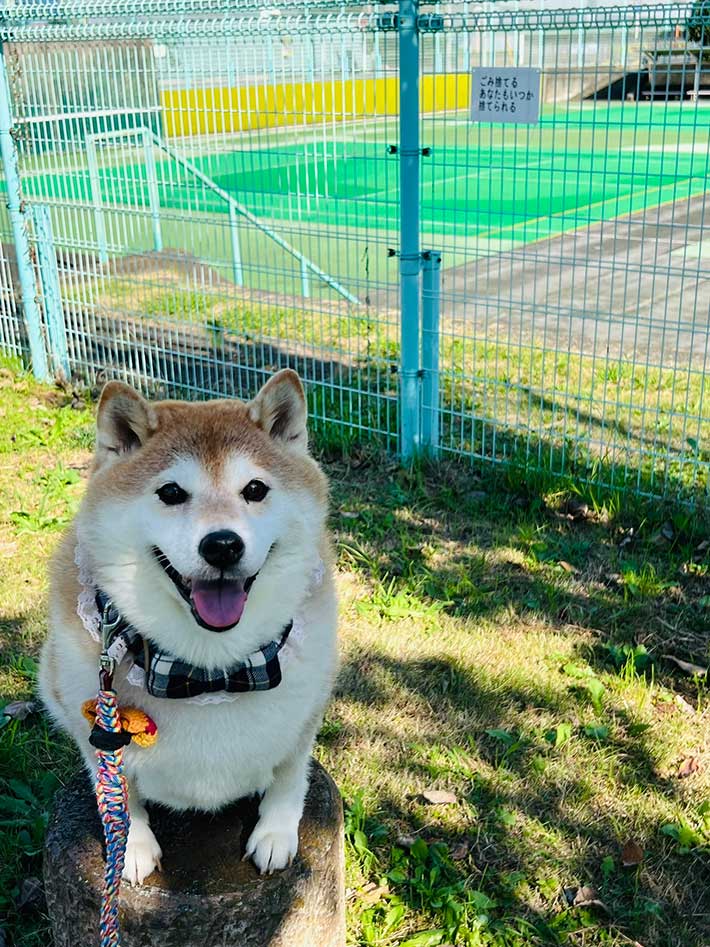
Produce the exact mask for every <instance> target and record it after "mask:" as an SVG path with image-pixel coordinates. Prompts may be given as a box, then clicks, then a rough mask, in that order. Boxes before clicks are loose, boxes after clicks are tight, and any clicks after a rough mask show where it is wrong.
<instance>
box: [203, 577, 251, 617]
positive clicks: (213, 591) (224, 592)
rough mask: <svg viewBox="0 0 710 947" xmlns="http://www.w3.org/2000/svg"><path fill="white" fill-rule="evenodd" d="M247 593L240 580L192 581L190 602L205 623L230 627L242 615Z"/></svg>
mask: <svg viewBox="0 0 710 947" xmlns="http://www.w3.org/2000/svg"><path fill="white" fill-rule="evenodd" d="M246 601H247V593H246V592H245V591H244V586H243V585H242V583H241V582H203V581H201V580H199V579H197V580H195V581H194V582H193V583H192V603H193V605H194V606H195V611H196V612H197V614H198V615H199V616H200V618H201V619H202V621H203V622H204V623H205V624H206V625H211V626H212V627H213V628H231V626H232V625H236V624H237V622H238V621H239V619H240V618H241V617H242V612H243V611H244V606H245V605H246Z"/></svg>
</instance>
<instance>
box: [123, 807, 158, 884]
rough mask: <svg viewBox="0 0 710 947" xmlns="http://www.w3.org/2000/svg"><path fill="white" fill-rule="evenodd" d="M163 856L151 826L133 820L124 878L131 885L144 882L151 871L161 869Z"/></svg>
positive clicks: (127, 846)
mask: <svg viewBox="0 0 710 947" xmlns="http://www.w3.org/2000/svg"><path fill="white" fill-rule="evenodd" d="M162 856H163V853H162V852H161V850H160V845H158V842H157V840H156V838H155V836H154V835H153V833H152V831H151V829H150V826H149V825H148V824H147V823H146V822H132V823H131V828H130V830H129V832H128V844H127V845H126V863H125V865H124V866H123V880H124V881H127V882H128V883H129V884H131V885H139V884H142V883H143V879H144V878H147V877H148V875H149V874H151V872H153V871H154V870H155V869H156V868H157V869H160V859H161V858H162Z"/></svg>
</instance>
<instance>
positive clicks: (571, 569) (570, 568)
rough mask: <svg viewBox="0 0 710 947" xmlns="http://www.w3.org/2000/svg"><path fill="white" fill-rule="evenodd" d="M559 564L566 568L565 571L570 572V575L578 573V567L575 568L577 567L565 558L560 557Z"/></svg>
mask: <svg viewBox="0 0 710 947" xmlns="http://www.w3.org/2000/svg"><path fill="white" fill-rule="evenodd" d="M557 565H558V566H560V568H562V569H564V571H565V572H569V573H570V575H576V574H577V569H575V567H574V566H573V565H572V564H571V563H570V562H566V561H565V560H564V559H560V561H559V562H558V563H557Z"/></svg>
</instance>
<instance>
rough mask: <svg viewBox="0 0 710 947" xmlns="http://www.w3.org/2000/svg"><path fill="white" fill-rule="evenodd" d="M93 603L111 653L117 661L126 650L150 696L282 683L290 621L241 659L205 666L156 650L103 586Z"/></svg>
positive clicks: (263, 688) (243, 689)
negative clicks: (211, 667)
mask: <svg viewBox="0 0 710 947" xmlns="http://www.w3.org/2000/svg"><path fill="white" fill-rule="evenodd" d="M96 604H97V606H98V609H99V614H100V615H101V627H102V630H103V633H104V635H105V638H104V641H105V642H106V649H107V651H108V653H109V655H110V656H111V657H112V658H114V660H116V662H117V663H118V662H120V661H121V659H122V658H123V656H124V655H125V654H126V653H127V652H129V653H130V654H131V656H132V658H133V663H134V664H135V665H136V666H137V667H139V668H140V669H141V670H142V671H143V673H144V675H145V688H146V690H147V691H148V693H149V694H152V695H153V697H172V698H184V697H196V696H198V695H200V694H214V693H218V692H220V691H226V692H227V693H231V694H241V693H244V692H246V691H268V690H271V689H272V688H273V687H278V686H279V684H280V683H281V665H280V663H279V651H281V648H282V647H283V646H284V644H285V643H286V639H287V638H288V636H289V632H290V631H291V628H292V627H293V622H292V621H291V622H289V623H288V625H286V627H285V628H284V630H283V631H282V632H281V635H280V637H279V638H278V639H277V640H275V641H270V642H269V643H268V644H265V645H263V646H262V647H261V648H259V650H258V651H255V652H254V653H253V654H251V655H249V657H248V658H246V660H245V661H239V662H238V663H237V664H234V665H232V666H231V667H229V668H219V669H217V670H214V671H206V670H205V669H204V668H199V667H194V666H193V665H192V664H187V663H186V662H185V661H182V660H180V658H176V657H175V656H174V655H172V654H169V653H168V652H167V651H158V650H157V649H156V647H155V645H154V644H153V643H152V642H150V641H148V639H147V638H144V637H143V636H142V635H141V634H140V633H139V632H138V631H136V629H135V628H134V627H133V625H131V624H130V623H129V622H127V621H126V619H125V618H124V617H123V616H122V615H121V614H120V613H119V611H118V610H117V608H116V606H115V605H114V604H113V602H112V601H111V599H110V598H108V596H107V595H105V594H104V593H103V592H101V591H99V592H97V593H96Z"/></svg>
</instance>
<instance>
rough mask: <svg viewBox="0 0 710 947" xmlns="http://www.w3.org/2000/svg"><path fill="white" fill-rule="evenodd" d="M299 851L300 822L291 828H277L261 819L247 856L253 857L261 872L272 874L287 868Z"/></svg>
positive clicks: (249, 844)
mask: <svg viewBox="0 0 710 947" xmlns="http://www.w3.org/2000/svg"><path fill="white" fill-rule="evenodd" d="M297 851H298V822H297V823H296V824H295V826H292V827H290V828H288V827H287V828H284V827H283V826H282V827H280V828H275V827H274V825H273V823H271V826H269V825H267V824H266V823H265V820H264V819H259V821H258V822H257V824H256V828H255V829H254V831H253V832H252V833H251V835H250V837H249V841H248V842H247V849H246V853H245V855H244V857H245V858H251V859H252V861H253V862H254V864H255V865H256V867H257V868H258V869H259V872H260V873H261V874H262V875H263V874H264V873H268V874H271V873H272V872H273V871H279V870H280V869H281V868H285V867H286V866H287V865H290V864H291V862H292V861H293V859H294V857H295V855H296V852H297Z"/></svg>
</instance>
